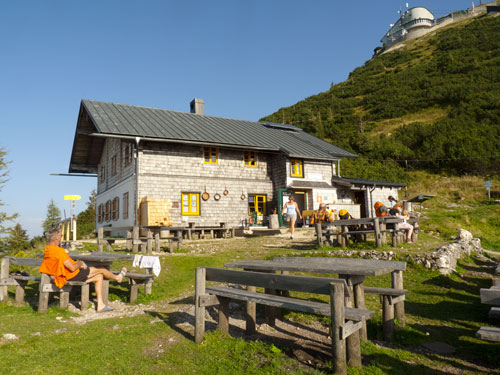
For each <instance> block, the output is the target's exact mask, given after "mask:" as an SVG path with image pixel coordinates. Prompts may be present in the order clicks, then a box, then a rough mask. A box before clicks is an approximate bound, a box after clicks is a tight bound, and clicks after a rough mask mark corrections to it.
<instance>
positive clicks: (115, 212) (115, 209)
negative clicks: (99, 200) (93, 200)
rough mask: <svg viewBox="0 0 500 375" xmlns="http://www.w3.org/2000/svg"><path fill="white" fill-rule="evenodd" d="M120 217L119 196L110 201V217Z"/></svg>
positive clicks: (115, 218) (113, 218)
mask: <svg viewBox="0 0 500 375" xmlns="http://www.w3.org/2000/svg"><path fill="white" fill-rule="evenodd" d="M119 218H120V198H118V197H115V198H113V201H112V203H111V219H112V220H118V219H119Z"/></svg>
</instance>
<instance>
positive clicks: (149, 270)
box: [144, 268, 153, 294]
mask: <svg viewBox="0 0 500 375" xmlns="http://www.w3.org/2000/svg"><path fill="white" fill-rule="evenodd" d="M146 273H147V274H148V275H152V274H153V269H152V268H146ZM152 293H153V279H152V278H150V279H148V280H147V281H146V283H145V284H144V294H152Z"/></svg>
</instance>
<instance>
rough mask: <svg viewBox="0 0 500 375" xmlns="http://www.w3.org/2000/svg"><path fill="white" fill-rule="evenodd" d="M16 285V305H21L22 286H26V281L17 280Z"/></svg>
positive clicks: (22, 300)
mask: <svg viewBox="0 0 500 375" xmlns="http://www.w3.org/2000/svg"><path fill="white" fill-rule="evenodd" d="M17 283H18V285H16V302H15V303H16V306H22V305H23V304H24V288H26V284H28V282H27V281H19V280H18V281H17Z"/></svg>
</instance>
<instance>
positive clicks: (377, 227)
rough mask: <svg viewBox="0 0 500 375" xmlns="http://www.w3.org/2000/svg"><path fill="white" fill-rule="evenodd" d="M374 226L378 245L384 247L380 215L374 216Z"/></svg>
mask: <svg viewBox="0 0 500 375" xmlns="http://www.w3.org/2000/svg"><path fill="white" fill-rule="evenodd" d="M373 228H374V229H375V242H376V243H377V247H382V236H381V233H380V219H379V218H378V217H374V218H373Z"/></svg>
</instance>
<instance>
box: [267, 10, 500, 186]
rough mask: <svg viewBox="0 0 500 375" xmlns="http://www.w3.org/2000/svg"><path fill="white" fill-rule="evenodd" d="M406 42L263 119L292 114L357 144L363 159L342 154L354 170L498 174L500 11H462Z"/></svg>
mask: <svg viewBox="0 0 500 375" xmlns="http://www.w3.org/2000/svg"><path fill="white" fill-rule="evenodd" d="M405 44H406V46H405V47H404V48H399V49H397V50H395V51H392V52H388V53H385V54H382V55H379V56H376V57H374V58H373V59H371V60H369V61H367V62H366V63H365V64H364V66H362V67H359V68H357V69H355V70H354V71H353V72H352V73H351V74H350V75H349V78H348V80H347V81H345V82H342V83H339V84H337V85H335V86H333V87H332V88H331V89H330V90H328V91H327V92H323V93H321V94H318V95H315V96H311V97H309V98H307V99H305V100H303V101H301V102H298V103H296V104H294V105H293V106H290V107H287V108H281V109H280V110H278V111H277V112H276V113H274V114H272V115H270V116H267V117H265V118H264V119H263V120H267V121H274V122H282V121H283V122H285V123H289V124H294V125H296V126H298V127H300V128H303V129H304V130H306V131H308V132H310V133H312V134H315V135H317V136H320V137H322V138H324V139H326V140H328V141H331V142H332V143H334V144H336V145H338V146H341V147H344V148H346V149H348V150H351V151H353V152H355V153H357V154H358V155H360V156H361V158H360V159H359V160H357V161H349V162H347V163H345V164H344V167H343V174H344V175H348V176H353V177H365V178H373V177H377V178H379V179H386V180H387V179H391V178H393V176H394V177H398V180H403V181H404V180H405V176H404V173H403V169H407V170H408V169H410V170H412V169H420V170H421V169H426V170H428V171H432V172H439V173H442V172H447V173H453V174H464V173H469V174H476V175H484V174H497V173H498V172H499V164H498V157H499V154H498V150H499V149H500V18H499V17H486V16H482V17H478V18H475V19H474V20H465V21H461V22H458V23H457V24H454V25H452V27H447V28H444V29H443V30H438V31H437V32H436V33H435V35H434V33H433V34H431V36H427V37H424V38H420V39H418V40H415V41H410V42H407V43H405ZM368 165H369V166H370V168H367V166H368ZM391 170H392V172H391V173H389V174H388V171H391Z"/></svg>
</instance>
